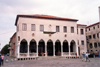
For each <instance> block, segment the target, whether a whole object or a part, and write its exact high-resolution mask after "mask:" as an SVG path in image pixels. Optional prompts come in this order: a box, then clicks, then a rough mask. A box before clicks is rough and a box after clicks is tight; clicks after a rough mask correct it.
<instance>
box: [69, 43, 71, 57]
mask: <svg viewBox="0 0 100 67" xmlns="http://www.w3.org/2000/svg"><path fill="white" fill-rule="evenodd" d="M69 56H71V55H70V43H69Z"/></svg>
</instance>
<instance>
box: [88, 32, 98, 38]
mask: <svg viewBox="0 0 100 67" xmlns="http://www.w3.org/2000/svg"><path fill="white" fill-rule="evenodd" d="M96 37H97V38H99V33H97V34H93V38H94V39H95V38H96ZM88 38H89V39H92V35H89V36H88Z"/></svg>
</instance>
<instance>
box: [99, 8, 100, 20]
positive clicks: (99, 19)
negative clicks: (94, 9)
mask: <svg viewBox="0 0 100 67" xmlns="http://www.w3.org/2000/svg"><path fill="white" fill-rule="evenodd" d="M99 22H100V6H99Z"/></svg>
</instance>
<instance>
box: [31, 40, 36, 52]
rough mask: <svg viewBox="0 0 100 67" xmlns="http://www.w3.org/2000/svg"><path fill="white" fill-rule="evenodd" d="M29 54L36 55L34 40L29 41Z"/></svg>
mask: <svg viewBox="0 0 100 67" xmlns="http://www.w3.org/2000/svg"><path fill="white" fill-rule="evenodd" d="M29 48H30V53H36V48H37V47H36V41H35V40H31V41H30V47H29Z"/></svg>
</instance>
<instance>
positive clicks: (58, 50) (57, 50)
mask: <svg viewBox="0 0 100 67" xmlns="http://www.w3.org/2000/svg"><path fill="white" fill-rule="evenodd" d="M55 55H56V56H61V42H60V40H56V42H55Z"/></svg>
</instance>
